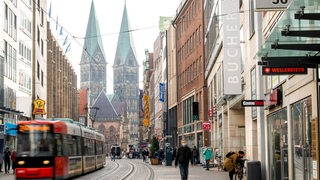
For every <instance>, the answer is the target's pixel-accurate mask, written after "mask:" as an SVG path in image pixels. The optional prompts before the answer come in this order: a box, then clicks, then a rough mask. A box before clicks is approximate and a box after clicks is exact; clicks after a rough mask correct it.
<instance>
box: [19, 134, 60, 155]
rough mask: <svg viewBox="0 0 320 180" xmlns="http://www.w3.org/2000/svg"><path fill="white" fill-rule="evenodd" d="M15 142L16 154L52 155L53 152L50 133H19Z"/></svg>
mask: <svg viewBox="0 0 320 180" xmlns="http://www.w3.org/2000/svg"><path fill="white" fill-rule="evenodd" d="M17 142H18V146H17V147H18V148H17V155H18V156H52V155H53V154H54V148H53V147H54V145H53V139H52V134H51V133H38V132H36V133H20V134H19V136H18V137H17Z"/></svg>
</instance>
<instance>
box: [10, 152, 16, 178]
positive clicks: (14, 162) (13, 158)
mask: <svg viewBox="0 0 320 180" xmlns="http://www.w3.org/2000/svg"><path fill="white" fill-rule="evenodd" d="M16 155H17V153H16V151H15V150H13V151H12V153H11V163H12V170H13V174H14V173H15V169H16Z"/></svg>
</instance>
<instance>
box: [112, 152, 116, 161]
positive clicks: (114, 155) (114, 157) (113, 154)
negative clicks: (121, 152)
mask: <svg viewBox="0 0 320 180" xmlns="http://www.w3.org/2000/svg"><path fill="white" fill-rule="evenodd" d="M111 161H116V152H114V151H111Z"/></svg>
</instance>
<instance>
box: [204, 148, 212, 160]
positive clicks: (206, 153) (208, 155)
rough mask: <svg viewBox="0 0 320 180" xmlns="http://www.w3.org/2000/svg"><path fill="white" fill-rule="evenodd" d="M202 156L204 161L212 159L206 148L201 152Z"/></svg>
mask: <svg viewBox="0 0 320 180" xmlns="http://www.w3.org/2000/svg"><path fill="white" fill-rule="evenodd" d="M203 155H204V159H205V160H209V159H211V157H212V153H211V151H210V150H209V149H208V148H207V149H206V150H205V151H204V152H203Z"/></svg>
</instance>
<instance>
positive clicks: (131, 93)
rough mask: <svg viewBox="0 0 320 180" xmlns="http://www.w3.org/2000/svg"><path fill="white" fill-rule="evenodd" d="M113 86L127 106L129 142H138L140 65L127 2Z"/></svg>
mask: <svg viewBox="0 0 320 180" xmlns="http://www.w3.org/2000/svg"><path fill="white" fill-rule="evenodd" d="M113 87H114V94H115V95H116V96H118V97H119V100H120V101H122V102H124V103H125V104H126V106H127V108H126V109H127V118H128V121H129V122H128V128H129V143H132V144H136V143H138V138H139V137H138V136H139V135H138V132H139V65H138V63H137V59H136V55H135V49H134V45H133V40H132V37H131V34H130V26H129V20H128V14H127V7H126V3H125V5H124V10H123V15H122V22H121V27H120V33H119V37H118V44H117V50H116V55H115V59H114V64H113Z"/></svg>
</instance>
